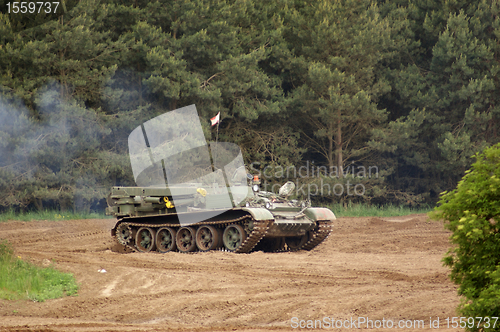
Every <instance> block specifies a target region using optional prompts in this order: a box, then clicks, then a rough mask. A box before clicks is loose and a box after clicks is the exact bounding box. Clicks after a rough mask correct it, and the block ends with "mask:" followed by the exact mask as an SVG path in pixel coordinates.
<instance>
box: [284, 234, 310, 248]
mask: <svg viewBox="0 0 500 332" xmlns="http://www.w3.org/2000/svg"><path fill="white" fill-rule="evenodd" d="M307 241H309V234H307V233H306V234H305V235H302V236H300V237H286V238H285V243H286V246H287V248H288V250H290V251H297V250H300V248H302V246H303V245H304V244H306V242H307Z"/></svg>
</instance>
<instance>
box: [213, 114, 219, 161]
mask: <svg viewBox="0 0 500 332" xmlns="http://www.w3.org/2000/svg"><path fill="white" fill-rule="evenodd" d="M219 114H220V112H219ZM219 123H220V117H219V119H217V134H216V135H215V151H214V152H215V153H214V168H217V164H216V162H215V161H216V160H217V141H218V140H219ZM215 171H217V170H216V169H215Z"/></svg>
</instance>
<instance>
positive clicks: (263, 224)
mask: <svg viewBox="0 0 500 332" xmlns="http://www.w3.org/2000/svg"><path fill="white" fill-rule="evenodd" d="M246 220H248V221H252V222H253V228H252V230H251V232H250V234H248V235H247V237H246V239H245V241H243V243H242V244H241V245H240V246H239V247H238V248H237V249H236V250H235V251H234V252H236V253H248V252H250V251H251V250H252V249H253V248H254V247H255V246H256V245H257V243H259V241H260V240H262V238H264V236H265V235H266V233H267V230H268V229H269V226H270V224H271V223H272V222H273V221H272V220H254V219H253V218H251V217H250V216H243V217H240V218H236V219H231V220H223V221H209V222H202V223H197V224H193V225H190V226H191V227H199V226H204V225H212V226H219V227H225V226H227V225H229V224H234V223H237V224H239V225H241V226H244V221H246ZM121 225H123V226H125V227H138V228H139V227H149V228H156V229H159V228H162V227H171V228H174V229H179V228H181V227H182V226H181V225H179V224H178V223H164V224H149V223H138V222H128V221H124V222H121V223H120V226H121ZM115 240H116V242H117V243H118V244H120V245H122V246H124V247H125V248H127V249H129V250H130V251H132V252H140V251H139V250H138V249H137V248H136V246H135V245H130V244H123V243H121V242H120V241H119V238H118V234H116V235H115Z"/></svg>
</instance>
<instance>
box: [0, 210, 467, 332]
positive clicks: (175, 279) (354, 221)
mask: <svg viewBox="0 0 500 332" xmlns="http://www.w3.org/2000/svg"><path fill="white" fill-rule="evenodd" d="M113 224H114V221H113V220H110V219H106V220H73V221H57V222H8V223H1V224H0V239H2V238H3V239H7V240H9V241H10V242H11V243H12V244H13V245H14V247H15V249H16V254H17V255H20V256H21V257H22V258H24V259H29V260H32V261H34V262H36V263H39V264H43V263H44V262H47V260H55V262H56V263H55V264H56V267H57V268H58V269H60V270H62V271H66V272H71V273H73V274H74V275H75V277H76V279H77V281H78V283H79V284H80V290H79V295H78V296H76V297H66V298H62V299H57V300H50V301H46V302H44V303H34V302H31V301H15V302H13V301H5V300H0V316H1V317H0V331H172V330H174V331H193V330H195V331H235V330H236V331H268V330H278V331H285V330H292V331H298V330H302V331H306V330H310V329H301V328H295V329H293V328H292V327H291V326H292V318H293V317H296V318H295V319H296V321H300V320H305V321H307V320H323V318H324V317H330V318H331V317H333V318H335V319H350V318H351V317H352V318H353V319H357V318H358V317H367V318H369V319H370V320H373V321H375V320H382V319H385V320H389V319H390V320H392V321H393V322H394V323H395V324H397V323H398V321H399V320H401V319H404V320H405V321H407V320H411V321H413V320H424V322H425V325H424V326H425V328H405V329H404V330H414V331H417V330H418V331H425V330H435V329H431V328H430V326H429V317H432V318H433V320H434V319H436V318H437V316H439V317H440V322H441V327H440V328H439V331H456V329H451V328H450V329H448V328H447V326H446V322H445V321H444V319H446V318H447V317H454V316H458V315H457V314H456V312H455V308H456V306H457V305H458V303H459V298H458V297H457V295H456V287H455V286H454V285H453V284H452V283H451V282H450V281H449V279H448V277H447V274H448V270H447V269H446V268H444V267H443V266H442V264H441V258H442V256H443V254H444V253H445V252H446V250H447V248H448V236H449V234H448V233H447V232H445V231H444V230H443V226H442V224H441V223H438V222H430V221H428V220H427V217H426V216H425V215H412V216H407V217H394V218H382V219H381V218H340V219H338V220H337V221H336V222H335V226H334V231H333V232H332V235H331V236H330V237H329V238H328V239H327V240H326V241H325V242H324V243H322V244H321V245H320V246H318V247H317V248H316V249H314V250H313V251H309V252H306V251H304V252H296V253H263V252H256V253H252V254H231V253H226V252H210V253H198V254H191V255H189V254H180V253H168V254H140V253H132V254H120V253H116V252H113V251H111V250H109V249H110V248H111V247H112V245H113V241H112V239H111V238H110V232H109V230H110V228H111V227H112V225H113ZM99 269H105V270H106V271H107V272H106V273H99V272H98V270H99ZM303 324H306V322H304V323H303ZM303 326H304V325H303ZM363 326H364V327H366V325H363ZM323 327H326V325H323ZM328 330H335V331H338V330H343V331H345V330H347V329H345V328H343V329H336V328H334V329H328ZM376 330H378V331H383V330H390V329H383V328H379V329H376ZM400 330H401V329H400Z"/></svg>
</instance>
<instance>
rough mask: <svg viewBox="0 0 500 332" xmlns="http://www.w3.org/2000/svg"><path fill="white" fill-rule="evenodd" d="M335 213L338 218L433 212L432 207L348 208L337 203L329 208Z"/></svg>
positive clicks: (348, 206)
mask: <svg viewBox="0 0 500 332" xmlns="http://www.w3.org/2000/svg"><path fill="white" fill-rule="evenodd" d="M327 207H328V208H329V209H330V210H332V211H333V213H335V216H336V217H396V216H406V215H409V214H415V213H427V212H430V211H432V207H431V206H424V207H421V208H411V207H408V206H403V205H399V206H398V205H392V204H388V205H383V206H377V205H367V204H347V205H346V206H344V205H342V204H339V203H335V204H331V205H329V206H327Z"/></svg>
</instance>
